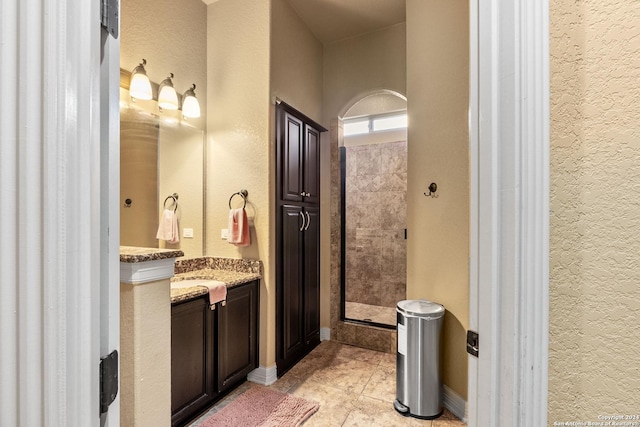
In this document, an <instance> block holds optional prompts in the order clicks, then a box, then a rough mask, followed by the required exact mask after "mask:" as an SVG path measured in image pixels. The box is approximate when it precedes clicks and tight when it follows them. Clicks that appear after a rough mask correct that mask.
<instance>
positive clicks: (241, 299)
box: [216, 281, 258, 393]
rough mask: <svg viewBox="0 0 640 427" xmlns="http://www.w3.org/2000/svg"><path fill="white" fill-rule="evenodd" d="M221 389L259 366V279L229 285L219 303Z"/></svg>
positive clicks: (239, 379) (219, 379) (228, 386)
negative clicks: (225, 294) (232, 286)
mask: <svg viewBox="0 0 640 427" xmlns="http://www.w3.org/2000/svg"><path fill="white" fill-rule="evenodd" d="M216 310H218V392H219V393H222V392H224V391H226V390H227V389H229V388H231V387H233V386H235V385H236V384H238V383H240V382H242V381H244V380H245V378H246V377H247V374H248V373H249V372H251V371H252V370H254V369H255V368H256V367H257V355H258V350H257V333H258V331H257V325H258V321H257V316H258V282H256V281H254V282H250V283H248V284H245V285H240V286H237V287H234V288H231V289H229V291H228V292H227V303H226V305H224V306H222V305H220V304H218V307H217V308H216Z"/></svg>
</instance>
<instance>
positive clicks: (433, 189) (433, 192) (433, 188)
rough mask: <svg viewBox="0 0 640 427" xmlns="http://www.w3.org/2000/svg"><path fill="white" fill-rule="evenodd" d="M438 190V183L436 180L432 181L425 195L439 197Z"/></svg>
mask: <svg viewBox="0 0 640 427" xmlns="http://www.w3.org/2000/svg"><path fill="white" fill-rule="evenodd" d="M437 190H438V184H436V183H435V182H432V183H431V184H429V192H428V193H424V195H425V196H431V197H438V196H437V195H436V191H437Z"/></svg>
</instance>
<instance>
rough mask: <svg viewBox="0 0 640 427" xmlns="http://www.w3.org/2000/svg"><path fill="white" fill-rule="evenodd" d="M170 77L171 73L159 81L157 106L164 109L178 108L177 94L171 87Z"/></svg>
mask: <svg viewBox="0 0 640 427" xmlns="http://www.w3.org/2000/svg"><path fill="white" fill-rule="evenodd" d="M172 77H173V73H171V74H170V76H169V77H167V78H166V79H164V80H163V81H162V83H160V89H159V90H158V107H160V108H162V109H166V110H177V109H178V94H177V93H176V90H175V89H174V87H173V81H171V78H172Z"/></svg>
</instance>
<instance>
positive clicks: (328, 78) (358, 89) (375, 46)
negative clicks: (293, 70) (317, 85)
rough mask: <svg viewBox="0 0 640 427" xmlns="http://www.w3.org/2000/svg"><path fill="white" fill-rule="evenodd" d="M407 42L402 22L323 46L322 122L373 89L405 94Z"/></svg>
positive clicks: (337, 114)
mask: <svg viewBox="0 0 640 427" xmlns="http://www.w3.org/2000/svg"><path fill="white" fill-rule="evenodd" d="M406 40H407V39H406V25H405V24H404V23H402V24H396V25H394V26H391V27H388V28H384V29H382V30H379V31H375V32H373V33H369V34H365V35H362V36H359V37H354V38H350V39H346V40H341V41H339V42H335V43H330V44H328V45H326V46H325V49H324V98H323V104H324V105H323V111H324V121H325V123H329V121H330V120H331V119H333V118H335V117H338V116H341V115H342V114H344V113H345V112H346V110H347V108H348V107H351V106H353V104H354V103H355V102H356V101H359V100H360V99H361V98H362V97H363V96H364V95H369V94H371V93H373V92H374V91H375V90H380V89H387V90H392V91H395V92H398V93H400V94H403V95H404V94H405V92H406V87H407V67H406V63H407V55H406Z"/></svg>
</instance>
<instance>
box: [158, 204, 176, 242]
mask: <svg viewBox="0 0 640 427" xmlns="http://www.w3.org/2000/svg"><path fill="white" fill-rule="evenodd" d="M156 239H161V240H166V241H167V243H178V242H179V241H180V233H179V232H178V217H177V215H176V214H175V212H174V211H172V210H171V209H165V210H164V211H162V218H160V224H159V225H158V232H157V233H156Z"/></svg>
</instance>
